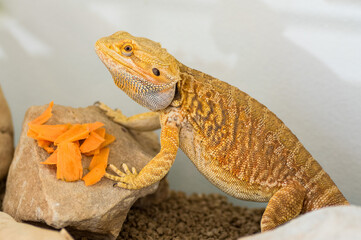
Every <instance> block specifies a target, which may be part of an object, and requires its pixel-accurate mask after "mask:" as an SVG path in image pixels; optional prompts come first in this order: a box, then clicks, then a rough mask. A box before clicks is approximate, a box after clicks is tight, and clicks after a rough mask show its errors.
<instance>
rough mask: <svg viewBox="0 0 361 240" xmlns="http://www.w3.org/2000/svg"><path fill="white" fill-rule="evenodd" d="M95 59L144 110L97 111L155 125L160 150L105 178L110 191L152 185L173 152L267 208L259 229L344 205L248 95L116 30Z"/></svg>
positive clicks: (99, 45) (132, 123) (134, 125)
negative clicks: (135, 112)
mask: <svg viewBox="0 0 361 240" xmlns="http://www.w3.org/2000/svg"><path fill="white" fill-rule="evenodd" d="M95 49H96V53H97V55H98V56H99V58H100V60H101V61H102V62H103V63H104V65H105V66H106V67H107V68H108V70H109V71H110V73H111V75H112V77H113V79H114V82H115V84H116V85H117V86H118V87H119V88H120V89H121V90H123V91H124V92H125V93H126V94H127V95H129V96H130V97H131V98H132V99H133V100H135V101H136V102H137V103H139V104H140V105H142V106H144V107H146V108H148V109H150V110H151V112H148V113H143V114H138V115H135V116H132V117H126V116H124V115H123V114H122V112H121V111H119V110H112V109H111V108H109V107H108V106H107V105H105V104H103V103H99V104H98V106H99V107H100V108H101V109H102V110H104V111H105V112H106V114H107V115H108V116H109V117H111V118H113V119H114V121H115V122H118V123H120V124H121V125H124V126H126V127H128V128H131V129H136V130H141V131H150V130H155V129H157V128H159V127H161V133H160V143H161V150H160V152H159V153H158V154H157V155H156V156H155V157H154V158H153V159H152V160H151V161H150V162H149V163H148V164H147V165H146V166H145V167H144V168H143V169H142V170H141V171H140V172H139V173H138V172H137V170H136V169H135V168H131V170H130V169H129V168H128V166H127V165H125V164H123V171H121V170H119V169H118V168H116V167H115V166H113V165H110V166H109V168H110V169H111V170H113V171H114V172H115V173H116V174H117V175H118V176H115V175H111V174H109V173H107V174H106V177H108V178H110V179H112V180H114V181H117V186H119V187H121V188H126V189H140V188H144V187H146V186H149V185H151V184H154V183H156V182H158V181H160V180H161V179H162V178H163V177H164V176H165V175H166V174H167V173H168V171H169V169H170V168H171V166H172V164H173V162H174V160H175V157H176V153H177V150H178V148H179V147H180V148H181V149H182V150H183V152H184V153H185V154H186V155H187V156H188V157H189V159H190V160H191V161H192V162H193V163H194V165H195V166H196V167H197V169H198V170H199V171H200V172H201V173H202V174H203V175H204V176H205V177H206V178H207V179H208V180H209V181H210V182H211V183H213V184H214V185H215V186H217V187H218V188H220V189H221V190H223V191H224V192H225V193H227V194H229V195H231V196H233V197H235V198H239V199H244V200H251V201H259V202H267V201H268V205H267V207H266V209H265V212H264V214H263V216H262V219H261V230H262V231H266V230H270V229H273V228H275V227H277V226H278V225H281V224H283V223H285V222H287V221H289V220H291V219H293V218H295V217H296V216H298V215H299V214H302V213H306V212H309V211H312V210H315V209H319V208H322V207H327V206H333V205H348V204H349V203H348V201H347V200H346V199H345V197H344V196H343V195H342V193H341V192H340V190H339V189H338V188H337V186H336V185H335V183H334V182H333V181H332V180H331V178H330V177H329V175H328V174H327V173H326V172H325V171H324V170H323V169H322V167H321V166H320V165H319V164H318V163H317V162H316V160H315V159H314V158H313V157H312V156H311V154H310V153H309V152H308V151H307V150H306V149H305V147H304V146H303V145H302V144H301V143H300V141H299V140H298V139H297V137H296V136H295V135H294V134H293V133H292V132H291V131H290V130H289V129H288V128H287V127H286V126H285V124H284V123H283V122H282V121H281V120H280V119H279V118H278V117H277V116H276V115H275V114H274V113H272V112H271V111H270V110H269V109H268V108H267V107H265V106H264V105H262V104H261V103H259V102H258V101H257V100H255V99H254V98H252V97H250V96H249V95H248V94H246V93H244V92H242V91H241V90H239V89H237V88H236V87H233V86H231V85H229V84H227V83H225V82H222V81H220V80H218V79H216V78H214V77H211V76H209V75H207V74H204V73H202V72H200V71H197V70H194V69H192V68H189V67H187V66H185V65H183V64H182V63H180V62H179V61H177V60H176V59H175V58H174V57H173V56H172V55H170V54H169V53H168V52H167V51H166V50H165V49H164V48H162V47H161V45H160V44H159V43H157V42H154V41H152V40H149V39H146V38H141V37H134V36H132V35H130V34H129V33H127V32H117V33H114V34H113V35H111V36H108V37H104V38H101V39H99V40H98V41H97V42H96V44H95Z"/></svg>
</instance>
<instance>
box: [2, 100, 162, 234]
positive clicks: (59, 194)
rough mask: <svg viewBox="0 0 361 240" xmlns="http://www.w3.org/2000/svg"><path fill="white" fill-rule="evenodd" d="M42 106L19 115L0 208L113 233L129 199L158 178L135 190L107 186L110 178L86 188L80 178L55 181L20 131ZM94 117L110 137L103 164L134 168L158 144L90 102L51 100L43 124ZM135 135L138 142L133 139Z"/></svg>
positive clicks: (20, 216) (54, 223)
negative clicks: (63, 103)
mask: <svg viewBox="0 0 361 240" xmlns="http://www.w3.org/2000/svg"><path fill="white" fill-rule="evenodd" d="M45 108H46V106H43V107H31V108H30V109H29V110H28V111H27V113H26V115H25V120H24V123H23V129H22V133H21V136H20V140H19V144H18V146H17V148H16V151H15V156H14V159H13V162H12V164H11V166H10V171H9V176H8V181H7V185H6V193H5V198H4V202H3V209H4V212H6V213H8V214H10V215H11V216H13V217H14V218H15V219H16V220H22V221H31V222H43V223H46V224H47V225H49V226H52V227H54V228H57V229H59V228H64V227H67V228H69V229H76V230H82V231H90V232H93V233H100V234H107V235H108V236H109V237H110V238H115V237H116V236H117V235H118V233H119V231H120V230H121V227H122V224H123V221H124V220H125V218H126V216H127V213H128V210H129V208H130V207H131V206H132V204H133V203H134V202H135V201H136V200H137V199H138V198H140V197H144V196H146V195H148V194H151V193H154V192H155V191H156V190H157V187H158V183H156V184H153V185H152V186H149V187H147V188H144V189H140V190H126V189H121V188H118V187H113V183H114V182H113V181H111V180H108V179H105V178H103V179H102V180H101V181H100V182H99V183H97V184H95V185H93V186H89V187H86V186H85V185H84V182H83V181H78V182H63V181H60V180H57V179H56V169H55V168H54V167H51V166H50V167H49V166H45V165H42V164H40V162H41V161H44V160H45V159H46V158H47V156H49V154H48V153H46V152H45V151H44V150H42V149H40V148H39V147H38V146H37V144H36V142H35V140H34V139H31V138H29V137H27V136H26V133H27V130H28V125H27V124H28V122H29V121H31V120H32V119H34V118H36V117H37V116H38V115H40V113H41V112H43V111H44V110H45ZM94 121H100V122H103V123H104V124H105V128H106V130H107V132H108V133H110V134H112V135H114V136H115V137H116V141H115V142H114V143H112V145H110V155H109V163H112V164H114V165H115V166H121V163H126V164H128V166H134V167H135V168H136V169H137V170H138V171H140V169H142V168H143V167H144V166H145V165H146V164H147V163H148V162H149V161H150V160H151V159H152V157H153V156H154V155H155V154H156V153H157V152H158V151H159V149H160V146H159V142H158V138H157V136H156V134H155V133H153V132H142V133H138V132H134V131H129V130H128V129H126V128H124V127H122V126H120V125H118V124H116V123H114V122H113V121H111V120H110V119H108V118H107V117H106V116H105V115H104V114H103V113H102V112H101V110H99V109H98V108H97V107H95V106H90V107H87V108H77V109H75V108H70V107H64V106H59V105H54V108H53V116H52V117H51V119H50V120H49V121H48V122H47V123H46V124H61V123H68V122H69V123H86V122H94ZM135 136H137V137H135ZM140 138H141V139H143V141H142V142H138V141H137V140H136V139H140ZM145 143H147V145H145ZM89 162H90V158H87V157H85V156H83V164H84V166H88V165H89ZM95 235H96V234H93V235H92V236H95ZM102 237H103V238H104V236H102Z"/></svg>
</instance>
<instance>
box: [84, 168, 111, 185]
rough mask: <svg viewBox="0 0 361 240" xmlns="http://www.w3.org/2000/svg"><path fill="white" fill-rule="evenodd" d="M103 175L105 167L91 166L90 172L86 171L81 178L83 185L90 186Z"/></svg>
mask: <svg viewBox="0 0 361 240" xmlns="http://www.w3.org/2000/svg"><path fill="white" fill-rule="evenodd" d="M104 175H105V168H101V167H96V168H93V169H92V170H91V171H90V172H88V173H87V174H86V175H85V176H84V177H83V178H82V180H83V181H84V183H85V186H90V185H93V184H95V183H97V182H99V181H100V180H101V179H102V177H103V176H104Z"/></svg>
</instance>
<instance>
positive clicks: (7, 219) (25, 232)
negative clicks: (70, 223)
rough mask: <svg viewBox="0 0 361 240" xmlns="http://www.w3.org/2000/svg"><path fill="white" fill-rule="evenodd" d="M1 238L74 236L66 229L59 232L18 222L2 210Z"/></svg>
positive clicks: (25, 239) (61, 238) (64, 239)
mask: <svg viewBox="0 0 361 240" xmlns="http://www.w3.org/2000/svg"><path fill="white" fill-rule="evenodd" d="M0 239H16V240H35V239H36V240H48V239H52V240H72V239H73V238H72V237H71V236H70V235H69V233H68V232H67V231H66V230H65V229H62V230H61V231H60V232H58V231H54V230H48V229H43V228H39V227H34V226H32V225H30V224H25V223H18V222H16V221H15V220H14V219H13V218H12V217H11V216H9V215H8V214H6V213H4V212H0Z"/></svg>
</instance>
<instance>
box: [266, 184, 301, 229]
mask: <svg viewBox="0 0 361 240" xmlns="http://www.w3.org/2000/svg"><path fill="white" fill-rule="evenodd" d="M305 195H306V190H305V188H304V187H303V186H302V185H301V184H300V183H298V182H292V183H290V184H288V185H286V186H284V187H282V188H280V189H279V190H278V191H277V192H276V193H275V194H274V195H273V196H272V197H271V199H270V201H269V202H268V205H267V207H266V210H265V212H264V213H263V216H262V220H261V231H262V232H264V231H268V230H271V229H273V228H275V227H277V226H279V225H281V224H283V223H285V222H287V221H289V220H291V219H293V218H295V217H297V216H298V215H299V214H300V213H301V211H302V207H303V201H304V198H305Z"/></svg>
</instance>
